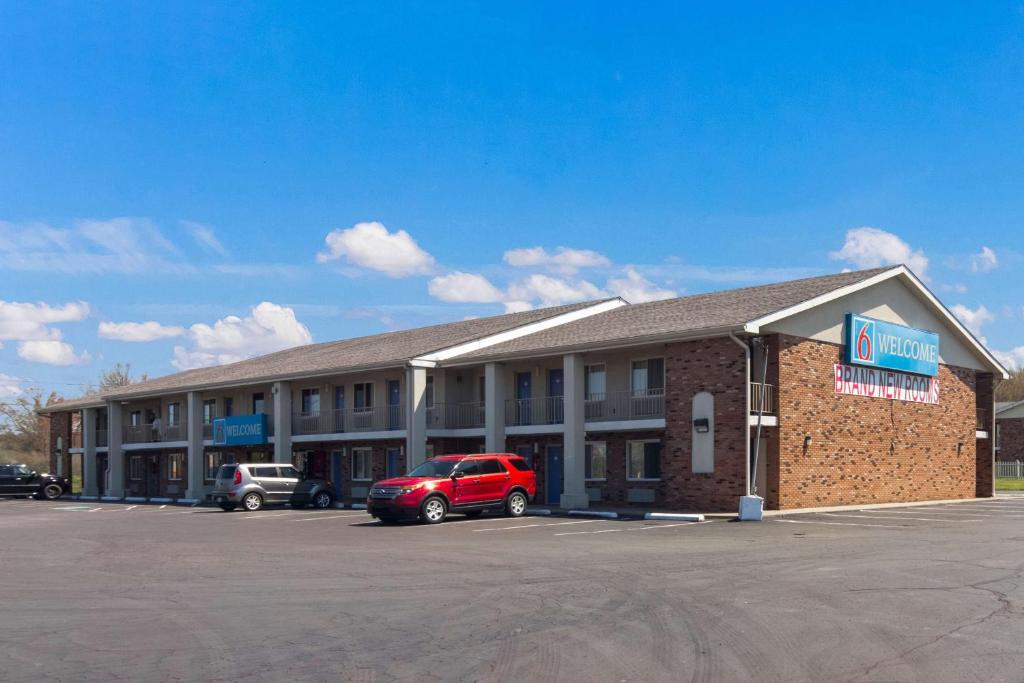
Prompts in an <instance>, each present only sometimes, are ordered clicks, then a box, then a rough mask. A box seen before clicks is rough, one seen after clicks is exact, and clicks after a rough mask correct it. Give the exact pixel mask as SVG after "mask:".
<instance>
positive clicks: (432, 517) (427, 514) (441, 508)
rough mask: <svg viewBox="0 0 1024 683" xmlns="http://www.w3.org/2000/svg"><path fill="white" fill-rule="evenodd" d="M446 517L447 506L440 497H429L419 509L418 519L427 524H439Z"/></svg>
mask: <svg viewBox="0 0 1024 683" xmlns="http://www.w3.org/2000/svg"><path fill="white" fill-rule="evenodd" d="M447 516H448V506H447V505H445V504H444V499H443V498H441V497H440V496H431V497H430V498H427V499H426V500H425V501H423V505H422V506H421V507H420V519H422V520H423V521H424V522H426V523H427V524H440V523H441V522H443V521H444V518H445V517H447Z"/></svg>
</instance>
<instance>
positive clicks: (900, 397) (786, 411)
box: [42, 266, 1006, 510]
mask: <svg viewBox="0 0 1024 683" xmlns="http://www.w3.org/2000/svg"><path fill="white" fill-rule="evenodd" d="M847 314H856V315H857V316H868V317H864V318H848V315H847ZM848 323H849V324H848ZM854 327H855V329H854ZM912 328H916V329H912ZM922 330H924V331H922ZM851 333H856V334H854V335H853V336H854V337H855V339H853V340H852V341H851ZM940 340H941V345H940ZM855 347H856V354H857V356H856V357H853V358H851V357H850V352H852V351H853V350H854V348H855ZM912 361H913V362H912ZM1005 376H1006V371H1005V369H1004V368H1003V367H1002V366H1001V365H1000V364H999V363H998V362H997V361H996V360H995V359H994V358H993V356H992V354H991V353H989V352H988V351H987V350H986V349H985V348H984V346H983V345H981V344H980V343H979V341H978V340H977V339H976V338H975V337H974V336H973V335H971V334H970V333H969V332H968V331H967V330H966V329H965V328H964V326H963V325H962V324H961V323H960V322H959V321H958V320H957V319H956V317H955V316H953V315H952V313H951V312H950V311H949V310H948V309H946V308H945V307H944V306H943V305H942V304H941V303H940V302H939V301H938V300H937V299H936V298H935V297H934V296H933V295H932V294H931V292H929V291H928V289H927V288H926V287H925V286H924V285H923V284H922V283H921V281H920V280H919V279H918V278H917V277H916V276H914V275H913V273H911V272H910V271H909V270H908V269H907V268H905V267H903V266H900V267H893V268H879V269H874V270H866V271H859V272H850V273H841V274H837V275H829V276H823V277H816V278H808V279H803V280H796V281H791V282H783V283H779V284H772V285H764V286H759V287H750V288H744V289H735V290H729V291H723V292H714V293H709V294H700V295H695V296H687V297H681V298H676V299H669V300H665V301H657V302H651V303H642V304H629V303H627V302H625V301H623V300H621V299H608V300H604V301H596V302H584V303H580V304H574V305H568V306H560V307H555V308H547V309H542V310H535V311H528V312H524V313H514V314H509V315H501V316H495V317H490V318H479V319H474V320H466V321H461V322H456V323H450V324H446V325H435V326H431V327H425V328H419V329H412V330H405V331H400V332H392V333H387V334H380V335H373V336H369V337H361V338H357V339H347V340H341V341H333V342H326V343H321V344H313V345H309V346H303V347H298V348H293V349H288V350H286V351H280V352H277V353H273V354H269V355H266V356H260V357H256V358H252V359H249V360H245V361H241V362H238V363H232V364H230V365H224V366H218V367H210V368H201V369H196V370H189V371H186V372H181V373H177V374H173V375H169V376H167V377H160V378H156V379H151V380H148V381H145V382H140V383H138V384H133V385H130V386H127V387H119V388H117V389H113V390H110V391H108V392H106V393H103V394H98V395H92V396H87V397H84V398H81V399H77V400H73V401H68V402H66V403H63V404H60V405H57V406H51V407H48V408H45V409H44V410H43V411H42V412H43V413H45V414H51V415H53V416H54V419H53V420H52V421H51V427H52V428H51V435H52V437H53V439H54V440H55V439H56V438H58V437H60V438H61V439H62V442H63V443H70V444H71V448H70V449H64V450H62V451H61V458H63V459H64V460H65V462H64V463H62V464H61V467H62V468H64V469H65V470H67V469H70V468H71V466H72V464H73V462H74V465H75V467H76V468H77V469H80V470H81V471H82V474H83V481H84V485H83V486H84V493H85V494H86V495H87V496H105V497H110V498H121V497H125V496H129V497H136V496H137V497H147V498H177V499H186V500H196V499H202V498H203V497H204V495H205V493H206V492H208V490H209V488H210V486H211V484H212V477H213V475H214V473H215V472H216V470H217V468H218V467H219V465H220V464H222V463H226V462H239V461H267V462H270V461H275V462H282V463H285V462H287V463H295V464H296V465H297V466H299V467H301V468H303V469H305V470H306V471H307V472H308V473H309V474H310V475H311V476H318V477H326V478H330V479H331V480H332V481H333V482H334V483H335V485H336V487H337V491H336V493H337V494H338V496H339V498H340V499H343V500H346V501H352V502H358V501H360V500H362V499H364V498H365V495H366V492H367V489H368V487H369V485H370V484H371V483H372V482H373V481H374V480H378V479H381V478H383V477H386V476H390V475H394V474H399V473H403V472H405V471H407V470H408V469H409V468H411V467H414V466H415V465H416V464H418V463H419V462H421V461H423V460H424V459H425V458H428V457H430V456H431V455H435V454H441V453H453V452H478V451H509V452H514V453H519V454H521V455H523V456H524V457H526V458H527V459H528V460H529V461H530V462H531V464H532V466H533V468H534V469H535V470H536V472H537V480H538V484H539V492H538V500H537V502H538V503H541V504H544V503H547V504H552V505H561V506H563V507H585V506H587V505H645V506H654V507H660V508H672V509H701V510H734V509H735V508H736V505H737V502H738V499H739V497H740V496H742V495H744V494H746V493H748V492H749V491H753V490H756V491H757V492H758V493H760V494H761V495H763V496H764V497H765V499H766V505H767V507H769V508H797V507H806V506H819V505H841V504H864V503H879V502H890V501H914V500H927V499H949V498H967V497H973V496H975V495H991V493H992V469H993V467H992V460H993V445H992V439H991V429H992V424H993V410H994V407H993V391H994V384H995V381H996V380H998V379H1001V378H1004V377H1005ZM73 414H77V415H79V416H80V419H79V420H77V423H78V424H80V425H81V428H80V429H78V430H77V431H76V430H75V429H73V427H72V419H71V416H72V415H73ZM263 416H266V417H263ZM157 418H159V419H160V421H161V423H162V425H161V429H160V430H159V432H158V433H157V432H155V431H154V430H153V427H152V424H153V422H154V420H155V419H157ZM222 420H223V421H222ZM215 424H216V425H217V427H216V429H215V428H214V425H215ZM758 434H759V435H760V440H759V441H758V440H756V439H757V435H758ZM52 452H53V453H54V457H56V453H57V451H56V449H53V450H52ZM755 459H756V465H755Z"/></svg>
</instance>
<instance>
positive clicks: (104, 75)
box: [0, 2, 1024, 398]
mask: <svg viewBox="0 0 1024 683" xmlns="http://www.w3.org/2000/svg"><path fill="white" fill-rule="evenodd" d="M168 5H171V6H168ZM816 5H820V6H812V4H811V3H803V4H788V3H748V4H742V3H741V4H734V5H730V6H728V7H726V6H721V7H717V6H716V7H707V6H698V5H696V4H692V5H681V4H680V3H665V4H662V3H641V4H637V3H621V4H619V5H613V4H611V3H557V6H556V4H555V3H533V4H530V3H516V4H515V5H507V6H500V5H498V4H496V3H480V4H461V3H460V4H455V3H437V2H430V3H396V4H390V3H379V2H378V3H367V4H364V5H359V4H356V3H346V5H345V6H344V7H335V8H319V7H305V8H299V9H296V7H295V5H294V3H280V4H274V3H264V4H261V5H259V7H257V8H255V9H253V8H246V7H243V6H238V5H233V4H231V5H229V4H227V3H222V4H219V5H213V4H197V5H193V4H189V3H186V2H178V3H159V4H158V3H151V4H147V3H131V4H127V3H126V4H118V3H101V4H96V3H71V2H69V3H46V2H39V3H31V4H28V3H3V4H0V74H3V76H2V81H0V150H2V153H0V343H2V344H3V347H2V348H0V397H5V398H9V397H11V396H12V395H15V394H16V393H17V392H18V391H20V390H24V389H25V388H27V387H28V386H32V385H38V386H42V387H44V388H47V389H50V388H54V389H57V390H58V391H61V392H62V393H65V394H69V395H71V394H75V393H78V391H79V388H80V385H82V384H85V383H88V382H91V381H95V379H96V377H97V376H98V374H99V372H100V370H101V369H103V368H106V367H109V366H110V365H112V364H113V363H115V362H117V361H126V362H131V364H132V366H133V369H134V370H135V371H137V372H147V373H149V374H150V375H151V376H152V375H160V374H166V373H168V372H171V371H174V370H175V369H176V368H177V367H188V366H193V365H197V364H204V363H214V362H224V361H227V360H232V359H234V358H237V357H240V356H243V355H245V354H247V353H251V352H253V351H267V350H272V349H275V348H280V347H282V346H287V345H289V344H295V343H301V342H304V341H308V340H310V339H312V340H316V341H323V340H329V339H335V338H340V337H347V336H355V335H362V334H369V333H374V332H379V331H385V330H389V329H395V328H400V327H410V326H416V325H422V324H429V323H433V322H440V321H448V320H458V319H462V318H464V317H466V316H471V315H485V314H494V313H500V312H502V311H504V310H517V309H520V308H524V307H527V306H539V305H544V304H550V303H558V302H560V301H568V300H572V299H578V298H581V297H582V298H589V297H592V296H600V295H606V294H623V295H626V296H627V298H632V299H633V300H642V299H644V298H652V297H659V296H668V295H670V294H685V293H695V292H701V291H708V290H712V289H721V288H726V287H732V286H742V285H748V284H754V283H759V282H767V281H773V280H779V279H785V278H789V277H799V276H804V275H815V274H821V273H827V272H836V271H839V270H841V269H843V268H850V267H859V266H871V265H877V264H884V263H890V262H894V261H910V262H911V263H912V265H915V267H916V268H917V269H918V270H919V271H920V272H921V274H922V275H924V276H925V277H926V278H927V281H928V283H929V285H930V286H931V287H932V288H933V289H934V291H935V292H936V293H937V294H938V295H939V296H940V297H941V298H942V299H943V300H944V301H945V302H946V303H947V304H948V305H950V306H956V307H957V308H956V310H957V311H958V312H959V313H960V314H961V315H962V316H963V317H964V319H965V321H967V322H968V323H969V324H970V325H971V326H972V327H973V328H974V329H976V330H978V331H979V333H980V334H981V335H983V336H984V337H985V339H986V340H987V342H988V343H989V345H990V346H991V347H992V348H993V349H995V350H997V351H999V352H1001V353H1002V354H1003V358H1005V359H1006V360H1007V362H1015V363H1017V364H1020V365H1024V301H1022V297H1021V295H1020V291H1021V290H1020V286H1019V282H1020V281H1021V275H1022V273H1024V263H1022V253H1024V245H1022V242H1024V237H1022V235H1024V232H1022V230H1021V228H1020V225H1021V220H1022V218H1024V201H1022V198H1021V197H1022V193H1021V188H1022V181H1024V163H1022V161H1024V159H1022V150H1024V118H1022V117H1021V116H1020V114H1019V112H1020V110H1021V104H1022V102H1024V98H1022V95H1024V93H1022V89H1024V39H1022V29H1024V12H1022V9H1021V5H1020V3H1001V2H990V3H982V4H980V5H979V4H961V5H959V6H958V5H944V4H941V3H920V4H912V3H877V4H876V3H864V2H858V3H844V4H839V3H817V4H816ZM826 5H827V6H826ZM538 248H540V249H538ZM560 248H562V249H561V250H560ZM126 323H130V324H126ZM132 340H136V341H132ZM137 340H145V341H137ZM1015 349H1017V350H1016V351H1014V350H1015Z"/></svg>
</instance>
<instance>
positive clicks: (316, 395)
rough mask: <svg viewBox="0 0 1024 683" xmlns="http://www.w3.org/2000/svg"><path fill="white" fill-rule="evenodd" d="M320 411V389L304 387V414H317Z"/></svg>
mask: <svg viewBox="0 0 1024 683" xmlns="http://www.w3.org/2000/svg"><path fill="white" fill-rule="evenodd" d="M319 412H320V390H319V389H303V390H302V414H303V415H316V414H317V413H319Z"/></svg>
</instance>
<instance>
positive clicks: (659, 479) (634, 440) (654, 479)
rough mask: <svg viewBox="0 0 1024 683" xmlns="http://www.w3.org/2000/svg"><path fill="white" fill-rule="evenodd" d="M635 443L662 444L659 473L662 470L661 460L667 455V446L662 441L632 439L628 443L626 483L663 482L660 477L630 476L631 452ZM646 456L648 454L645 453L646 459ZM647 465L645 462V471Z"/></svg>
mask: <svg viewBox="0 0 1024 683" xmlns="http://www.w3.org/2000/svg"><path fill="white" fill-rule="evenodd" d="M635 443H637V444H648V443H656V444H660V445H661V453H660V454H659V462H658V472H661V469H662V468H661V465H662V463H661V462H660V460H661V456H663V455H664V454H665V444H664V443H662V440H661V439H630V440H629V441H627V442H626V481H661V479H662V478H661V476H658V477H631V476H629V475H630V472H629V461H630V451H631V450H632V448H633V444H635ZM646 455H647V454H646V452H645V453H644V456H645V457H646ZM646 465H647V462H646V461H645V462H644V468H645V469H646Z"/></svg>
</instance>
